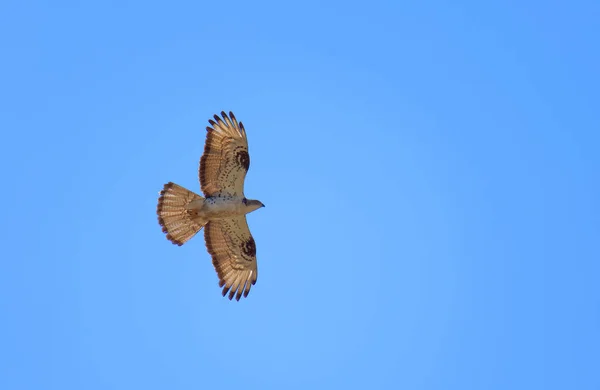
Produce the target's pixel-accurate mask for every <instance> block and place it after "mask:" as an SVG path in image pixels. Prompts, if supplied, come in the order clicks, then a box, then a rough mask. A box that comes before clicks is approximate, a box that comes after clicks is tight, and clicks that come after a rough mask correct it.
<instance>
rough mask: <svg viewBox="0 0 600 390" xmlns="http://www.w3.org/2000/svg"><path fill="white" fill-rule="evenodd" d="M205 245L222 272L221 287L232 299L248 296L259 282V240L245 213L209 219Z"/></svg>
mask: <svg viewBox="0 0 600 390" xmlns="http://www.w3.org/2000/svg"><path fill="white" fill-rule="evenodd" d="M204 238H205V239H206V248H207V249H208V253H210V255H211V256H212V262H213V265H214V266H215V270H216V271H217V275H218V276H219V287H223V296H225V295H226V294H227V292H229V299H232V298H233V297H234V296H235V299H236V300H238V301H239V300H240V297H241V296H242V295H244V297H247V296H248V293H249V292H250V287H251V286H252V285H253V284H255V283H256V279H257V276H258V274H257V267H256V244H255V243H254V238H252V234H250V229H249V228H248V223H247V222H246V216H245V215H243V216H240V217H236V218H230V219H217V220H212V221H210V222H209V223H208V224H207V225H206V227H205V228H204Z"/></svg>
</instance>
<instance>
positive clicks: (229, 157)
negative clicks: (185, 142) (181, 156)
mask: <svg viewBox="0 0 600 390" xmlns="http://www.w3.org/2000/svg"><path fill="white" fill-rule="evenodd" d="M221 116H222V117H223V118H220V117H219V116H217V115H215V116H214V118H215V120H214V121H213V120H212V119H211V120H209V123H210V124H211V126H212V127H207V128H206V131H207V132H208V133H207V134H206V144H205V145H204V154H203V155H202V158H201V159H200V169H199V176H200V186H201V188H202V192H204V196H206V197H209V196H214V195H215V194H217V193H228V194H231V195H237V196H244V179H245V178H246V172H248V168H249V167H250V156H249V155H248V140H247V139H246V131H245V130H244V125H243V124H242V123H241V122H240V123H238V121H237V120H236V119H235V116H233V113H232V112H229V116H227V114H225V112H224V111H222V112H221Z"/></svg>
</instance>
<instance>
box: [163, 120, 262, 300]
mask: <svg viewBox="0 0 600 390" xmlns="http://www.w3.org/2000/svg"><path fill="white" fill-rule="evenodd" d="M208 122H209V123H210V126H209V127H207V128H206V131H207V134H206V143H205V145H204V154H203V155H202V158H201V159H200V169H199V170H198V173H199V178H200V188H201V190H202V192H203V193H204V197H202V196H200V195H198V194H195V193H194V192H192V191H190V190H187V189H185V188H183V187H181V186H179V185H177V184H175V183H171V182H169V183H167V184H165V185H164V188H163V190H162V191H161V192H160V197H159V198H158V206H157V208H156V213H157V214H158V223H159V224H160V226H162V231H163V232H164V233H166V234H167V239H168V240H169V241H171V242H172V243H173V244H176V245H180V246H181V245H183V244H185V243H186V242H187V241H188V240H189V239H190V238H192V237H193V236H194V235H195V234H196V233H198V232H199V231H200V230H201V229H202V228H204V239H205V240H206V248H207V249H208V253H210V255H211V257H212V262H213V265H214V267H215V270H216V271H217V275H218V277H219V287H223V296H225V295H226V294H227V293H228V292H229V299H230V300H231V299H232V298H233V297H234V296H235V299H236V300H238V301H239V300H240V297H241V296H242V295H243V296H244V297H247V296H248V293H249V292H250V287H251V286H252V285H254V284H255V283H256V279H257V276H258V275H257V268H256V244H255V243H254V238H252V234H250V229H249V228H248V223H247V222H246V214H248V213H250V212H252V211H254V210H257V209H259V208H261V207H264V206H265V205H264V204H262V203H261V202H260V201H258V200H252V199H246V197H245V196H244V179H245V178H246V172H248V168H249V167H250V156H249V155H248V140H247V139H246V130H245V129H244V125H243V124H242V122H238V121H237V120H236V119H235V116H234V115H233V113H232V112H229V115H227V114H226V113H225V112H221V117H219V116H217V115H215V116H214V121H213V120H212V119H210V120H209V121H208Z"/></svg>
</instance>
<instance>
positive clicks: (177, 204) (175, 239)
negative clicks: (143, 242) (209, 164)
mask: <svg viewBox="0 0 600 390" xmlns="http://www.w3.org/2000/svg"><path fill="white" fill-rule="evenodd" d="M203 203H204V198H203V197H201V196H200V195H197V194H195V193H193V192H192V191H190V190H187V189H185V188H183V187H181V186H179V185H177V184H175V183H167V184H165V186H164V188H163V190H162V191H161V192H160V197H159V198H158V206H157V207H156V214H157V215H158V223H159V224H160V226H162V231H163V232H164V233H166V234H167V239H168V240H169V241H171V242H172V243H173V244H176V245H179V246H181V245H183V244H185V243H186V242H187V241H188V240H189V239H190V238H192V237H194V236H195V235H196V233H198V232H199V231H200V229H202V227H203V226H204V225H206V224H207V223H208V221H205V220H203V219H202V218H201V217H200V216H199V215H198V210H199V209H200V207H201V206H202V204H203Z"/></svg>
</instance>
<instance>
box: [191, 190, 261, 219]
mask: <svg viewBox="0 0 600 390" xmlns="http://www.w3.org/2000/svg"><path fill="white" fill-rule="evenodd" d="M255 202H258V201H254V200H249V199H246V198H244V197H240V196H231V195H226V196H211V197H209V198H206V199H204V202H203V204H202V206H201V207H200V209H198V211H199V214H201V216H202V217H205V218H206V219H208V220H214V219H223V218H231V217H239V216H242V215H246V214H248V213H251V212H252V211H254V210H256V209H258V208H260V207H262V203H260V202H258V203H255Z"/></svg>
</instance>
